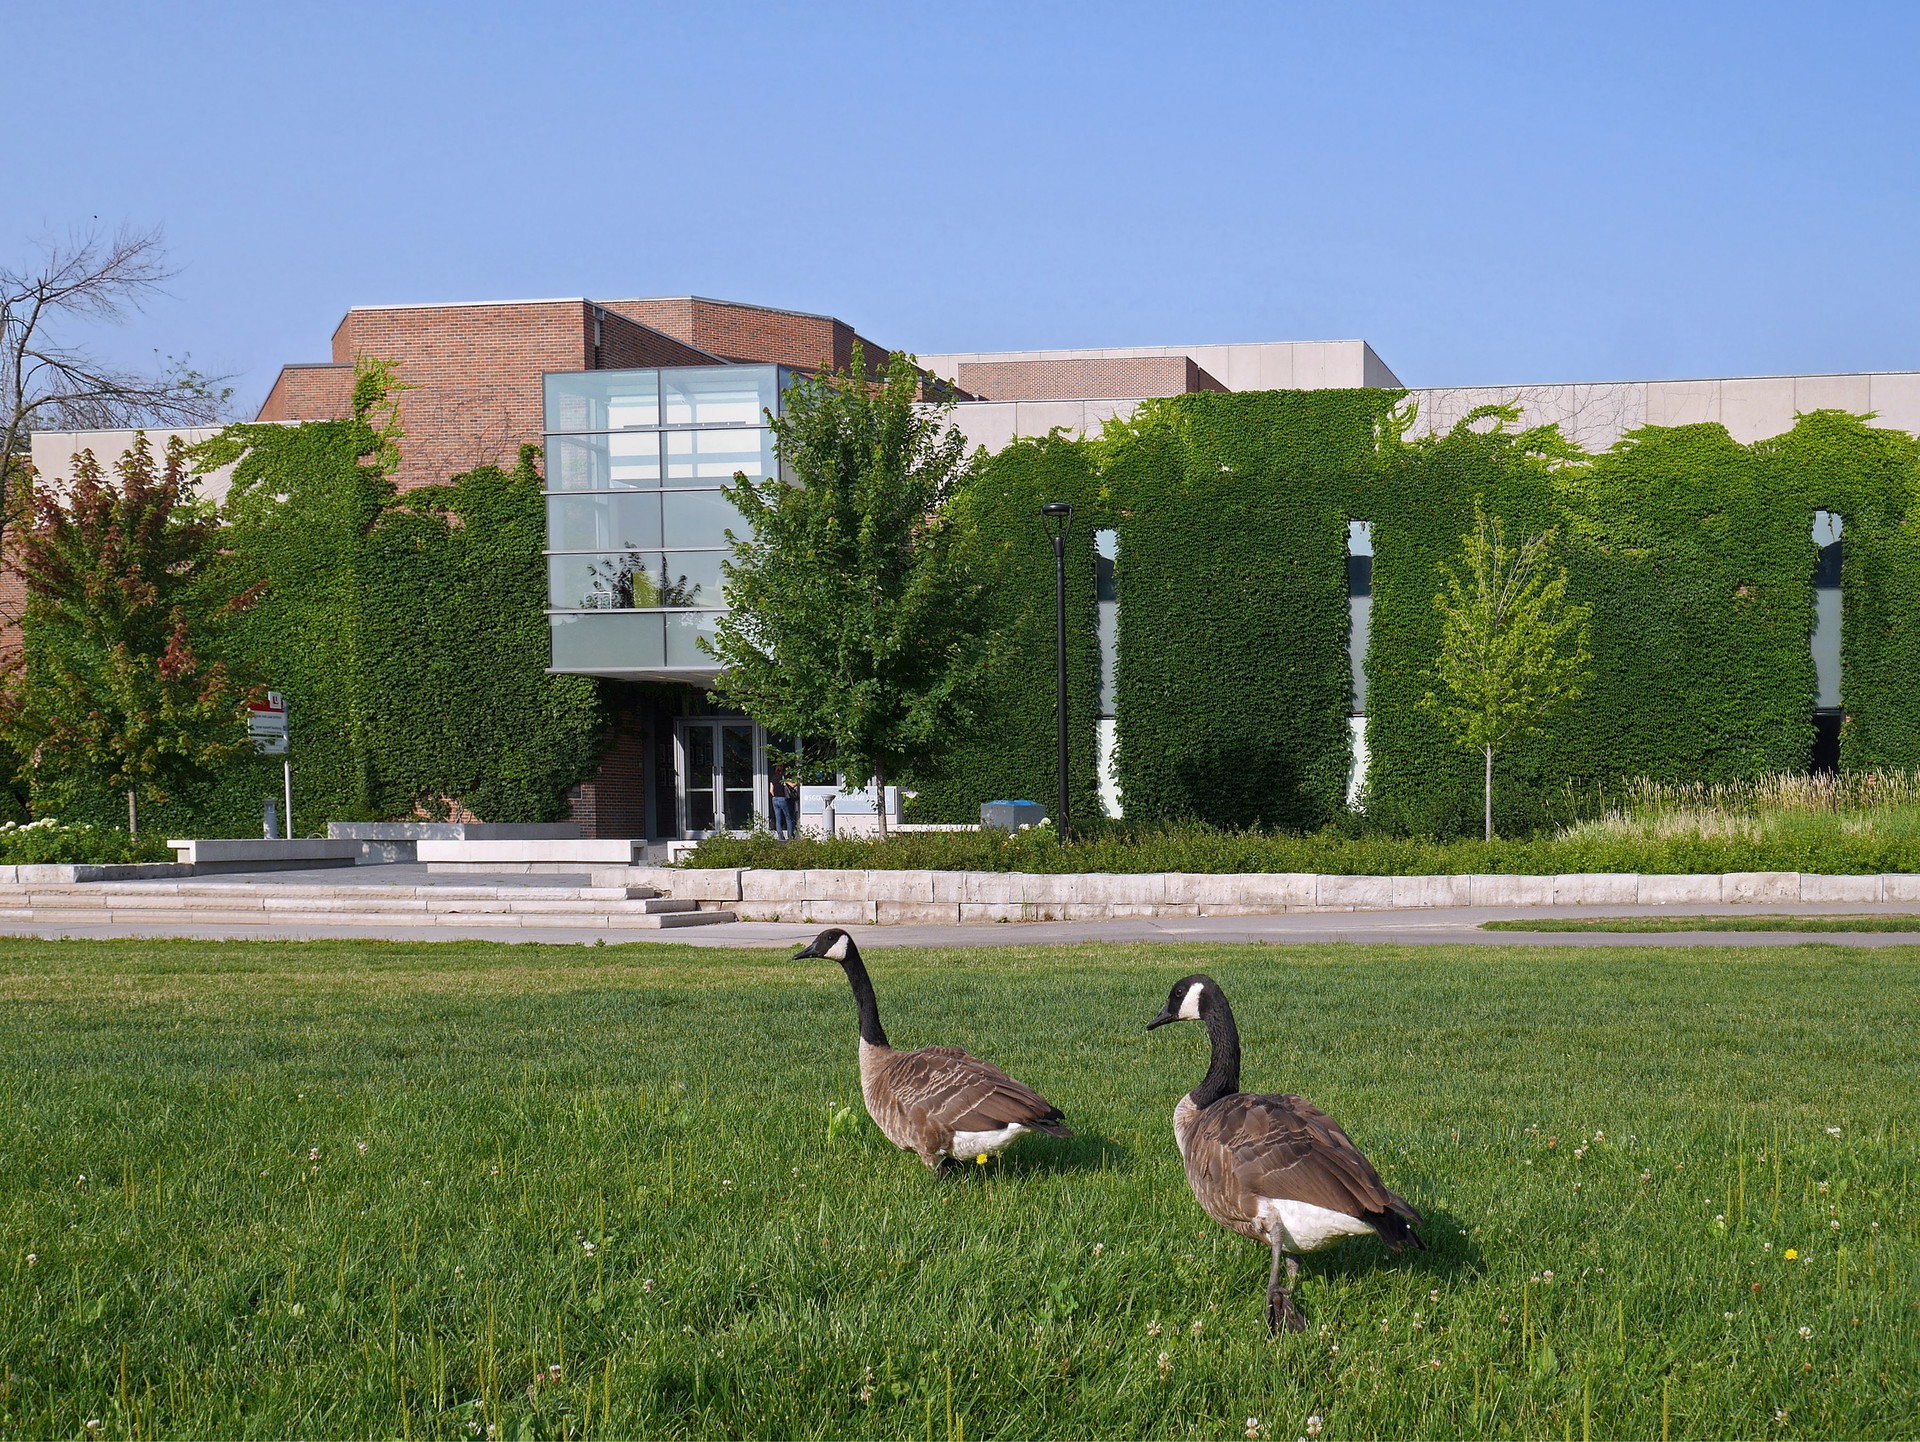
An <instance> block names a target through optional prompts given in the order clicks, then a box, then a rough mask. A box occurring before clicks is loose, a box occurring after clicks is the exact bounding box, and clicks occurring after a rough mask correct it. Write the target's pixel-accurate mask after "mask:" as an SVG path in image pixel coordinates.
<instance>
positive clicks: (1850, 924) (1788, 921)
mask: <svg viewBox="0 0 1920 1442" xmlns="http://www.w3.org/2000/svg"><path fill="white" fill-rule="evenodd" d="M1480 929H1481V930H1482V931H1634V932H1660V931H1795V932H1809V933H1814V932H1822V931H1840V932H1866V931H1920V916H1899V915H1881V914H1874V915H1868V916H1774V915H1766V914H1755V915H1752V916H1598V917H1593V918H1592V919H1587V918H1584V917H1572V916H1567V917H1546V918H1544V919H1542V920H1540V921H1483V922H1481V923H1480Z"/></svg>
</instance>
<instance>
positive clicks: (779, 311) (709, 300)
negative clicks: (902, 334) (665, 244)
mask: <svg viewBox="0 0 1920 1442" xmlns="http://www.w3.org/2000/svg"><path fill="white" fill-rule="evenodd" d="M619 299H621V300H627V301H653V300H697V301H699V302H700V303H701V304H702V305H725V306H732V307H733V308H734V309H736V310H764V311H765V312H767V314H769V315H795V316H799V317H800V318H801V319H802V320H830V321H832V322H833V323H834V324H835V325H844V326H846V327H847V329H848V330H852V329H853V327H852V326H851V325H848V324H847V322H846V321H844V320H841V319H840V317H839V316H837V315H825V314H823V313H821V312H820V311H817V310H789V309H787V308H786V307H785V306H778V305H758V304H756V303H754V302H753V301H750V300H721V299H720V298H719V297H717V296H711V295H628V296H621V297H619ZM600 304H602V305H605V304H606V302H605V301H601V302H600Z"/></svg>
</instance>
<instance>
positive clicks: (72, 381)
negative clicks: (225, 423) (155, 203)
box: [0, 226, 233, 535]
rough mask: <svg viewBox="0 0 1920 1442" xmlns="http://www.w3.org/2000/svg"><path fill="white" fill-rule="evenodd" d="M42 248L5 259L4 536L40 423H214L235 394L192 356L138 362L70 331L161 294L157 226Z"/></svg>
mask: <svg viewBox="0 0 1920 1442" xmlns="http://www.w3.org/2000/svg"><path fill="white" fill-rule="evenodd" d="M39 251H40V255H39V259H38V261H37V263H34V264H31V265H28V266H26V267H23V268H14V267H11V266H0V535H4V530H5V527H6V525H7V523H8V522H9V521H10V520H11V519H12V518H13V516H14V515H15V513H16V511H17V509H18V505H19V497H18V496H17V495H16V490H17V488H18V486H19V484H20V482H21V480H22V478H23V476H24V473H25V461H26V457H27V454H28V448H29V446H30V440H29V437H30V436H31V434H32V432H34V431H36V430H48V429H67V430H109V429H115V428H118V427H124V426H139V425H175V426H178V425H205V424H208V423H210V422H213V421H216V420H219V419H220V418H221V416H222V414H223V412H224V410H225V407H226V402H227V399H228V397H229V396H231V395H232V393H233V392H232V390H231V389H230V388H229V387H227V386H226V385H224V384H223V382H224V380H225V379H226V378H225V377H224V376H208V375H203V374H201V373H200V372H199V371H197V370H195V369H194V368H193V367H192V366H191V365H190V364H189V363H188V361H187V359H186V358H184V357H183V358H177V359H176V358H171V357H160V356H158V355H156V357H155V364H154V367H153V369H152V370H150V371H136V370H130V369H126V368H123V367H119V366H115V365H111V364H109V363H107V362H105V361H102V360H100V359H97V358H96V357H95V356H94V355H93V354H92V353H91V352H90V351H89V350H88V349H87V348H86V347H85V346H84V345H82V344H80V343H78V342H76V341H74V340H71V339H68V338H67V337H66V336H65V335H63V334H62V331H63V329H64V328H65V327H66V326H70V325H76V324H78V325H87V324H91V325H96V326H97V325H117V324H119V323H121V322H123V321H125V320H126V319H127V318H128V317H129V316H131V315H133V314H135V313H137V312H138V311H140V310H142V309H143V308H144V307H145V306H146V304H147V302H148V301H150V300H151V299H153V297H154V296H156V295H159V294H161V293H162V287H163V286H164V285H165V283H166V282H167V281H168V280H169V279H170V278H171V277H172V276H173V275H174V274H175V271H174V270H173V268H172V267H171V266H170V265H169V263H168V260H167V252H166V244H165V241H164V239H163V237H162V235H161V232H160V230H159V228H158V227H154V228H151V229H147V230H139V229H134V228H131V227H126V226H123V227H121V228H120V229H118V230H116V231H114V232H113V234H112V235H111V236H105V235H102V234H101V233H100V232H99V231H94V230H89V231H84V232H76V233H74V234H71V235H69V236H67V237H66V238H65V239H64V240H54V241H46V242H43V243H42V244H41V245H40V246H39Z"/></svg>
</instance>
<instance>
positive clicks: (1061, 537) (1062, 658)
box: [1040, 501, 1073, 841]
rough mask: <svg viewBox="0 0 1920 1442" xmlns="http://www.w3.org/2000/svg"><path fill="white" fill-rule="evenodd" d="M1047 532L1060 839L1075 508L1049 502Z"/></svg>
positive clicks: (1062, 831) (1044, 515)
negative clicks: (1069, 565)
mask: <svg viewBox="0 0 1920 1442" xmlns="http://www.w3.org/2000/svg"><path fill="white" fill-rule="evenodd" d="M1040 517H1041V519H1042V520H1043V521H1044V522H1045V523H1046V527H1047V535H1048V536H1049V537H1050V538H1051V539H1052V541H1053V609H1054V643H1055V644H1054V671H1055V676H1056V679H1057V680H1058V682H1059V688H1060V689H1059V695H1058V698H1057V700H1056V701H1055V703H1054V709H1055V716H1056V718H1057V721H1058V726H1059V732H1060V804H1059V810H1058V812H1057V813H1056V820H1055V822H1054V831H1055V833H1056V834H1057V835H1058V836H1059V837H1060V839H1061V840H1063V841H1064V840H1065V839H1066V836H1067V767H1068V762H1067V529H1068V527H1070V526H1072V524H1073V507H1072V506H1070V505H1068V504H1067V503H1066V502H1065V501H1050V502H1048V503H1047V504H1046V505H1044V506H1042V507H1041V508H1040Z"/></svg>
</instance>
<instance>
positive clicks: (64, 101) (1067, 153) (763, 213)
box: [0, 0, 1920, 410]
mask: <svg viewBox="0 0 1920 1442" xmlns="http://www.w3.org/2000/svg"><path fill="white" fill-rule="evenodd" d="M0 26H4V29H3V30H0V34H4V36H5V37H6V40H7V45H6V49H7V50H8V51H9V52H11V54H12V56H13V61H12V63H10V64H9V66H8V72H9V79H8V86H7V102H8V111H9V129H10V130H11V131H12V132H13V136H12V138H11V139H10V141H9V142H8V143H7V144H6V145H5V146H3V147H0V194H4V195H5V196H6V197H7V198H8V201H9V204H8V205H7V206H6V207H5V208H4V212H0V213H3V214H4V215H5V217H6V223H5V224H4V225H3V226H0V248H3V250H4V254H5V255H6V256H7V257H8V258H9V259H10V260H12V261H14V262H16V263H17V262H18V261H20V260H21V259H23V258H24V256H25V255H26V250H27V242H28V241H30V240H31V239H33V238H34V237H36V236H42V235H46V234H48V233H58V232H63V231H65V230H67V229H68V228H70V227H72V226H76V225H79V226H84V225H88V224H91V223H93V221H94V218H95V217H98V220H99V223H101V224H102V225H105V226H111V225H113V224H114V223H116V222H120V221H131V222H134V223H136V224H149V223H160V224H163V225H164V226H165V227H166V232H167V237H168V241H169V244H170V247H171V249H172V252H173V255H174V258H175V259H176V261H177V262H178V263H179V264H180V265H181V266H182V267H183V270H182V273H181V275H180V276H179V277H178V278H177V279H176V280H175V281H174V282H173V284H172V286H171V287H170V291H171V293H170V295H169V296H168V297H167V298H165V299H163V300H161V301H159V302H158V303H156V304H155V305H154V306H153V307H152V308H151V310H150V311H149V313H148V314H146V315H145V316H143V317H142V318H140V320H139V321H138V322H136V323H135V324H132V325H129V326H127V327H125V328H123V329H121V330H119V331H116V332H111V333H107V334H105V335H102V336H101V337H100V338H99V343H100V346H101V348H102V349H104V350H106V351H108V352H109V353H111V354H115V355H117V356H120V357H123V358H127V359H134V360H137V359H139V358H141V357H143V356H146V355H147V354H148V353H149V352H151V351H152V350H154V349H159V350H161V351H164V352H168V353H179V352H190V353H191V354H192V356H193V358H194V360H195V361H196V362H197V363H199V364H201V365H202V366H204V367H208V368H214V369H219V370H226V371H232V372H234V373H235V384H236V386H237V395H236V403H237V404H238V405H241V406H243V407H245V408H247V409H249V410H250V408H251V407H252V406H253V405H254V404H256V403H257V402H258V400H259V398H260V397H261V396H262V395H264V393H265V390H266V387H267V386H268V385H269V384H270V383H271V381H272V378H273V375H274V374H275V372H276V371H277V369H278V367H279V365H280V364H281V363H282V362H284V361H291V360H321V359H325V358H327V347H328V337H329V336H330V334H331V332H332V330H333V327H334V325H335V323H336V322H337V321H338V320H339V318H340V316H341V314H342V313H343V312H344V311H345V310H346V309H347V308H348V307H349V306H351V305H355V304H377V303H391V302H415V301H448V300H482V299H507V298H522V297H545V296H566V295H583V294H584V295H592V296H604V297H613V296H624V295H672V294H686V293H694V294H701V295H712V296H721V297H726V298H730V299H739V300H746V301H754V302H759V303H763V304H770V305H780V306H787V307H791V308H794V309H799V310H814V311H825V312H829V313H832V314H834V315H838V316H840V317H842V318H843V319H845V320H848V321H850V322H852V323H853V324H854V325H856V326H858V327H859V328H860V329H861V330H862V331H864V332H865V333H866V334H868V335H870V336H872V337H873V338H874V339H876V340H878V341H881V342H884V343H887V344H892V345H900V346H904V347H907V348H909V349H913V350H915V351H918V352H922V353H933V352H937V351H951V350H972V349H1016V348H1028V347H1043V346H1085V345H1128V344H1136V345H1137V344H1165V343H1180V342H1216V341H1250V340H1289V339H1326V338H1346V337H1355V336H1359V337H1364V338H1365V339H1367V340H1369V341H1371V342H1372V343H1373V345H1374V347H1375V348H1376V349H1377V350H1378V351H1379V352H1380V354H1381V355H1382V356H1383V357H1384V358H1385V359H1386V361H1387V363H1388V364H1389V365H1391V366H1392V367H1394V369H1395V370H1396V371H1397V372H1398V373H1399V375H1400V377H1401V378H1402V379H1403V380H1404V381H1406V382H1408V383H1410V384H1416V385H1445V384H1473V383H1508V382H1521V381H1549V380H1582V379H1586V380H1598V379H1615V378H1639V377H1660V376H1694V375H1739V374H1765V373H1772V372H1806V371H1826V370H1834V371H1852V370H1870V369H1916V368H1920V282H1917V281H1916V255H1920V245H1916V240H1920V226H1917V225H1916V222H1917V221H1920V184H1917V183H1916V181H1917V180H1920V175H1917V174H1916V171H1917V170H1920V162H1917V161H1916V155H1917V154H1920V83H1916V79H1915V75H1916V71H1915V56H1916V54H1920V6H1913V5H1894V4H1888V5H1879V6H1876V5H1836V6H1820V7H1814V6H1805V5H1799V6H1785V5H1765V4H1741V5H1725V6H1709V5H1685V4H1677V5H1603V6H1581V7H1575V6H1565V5H1542V4H1537V3H1536V4H1531V5H1524V6H1520V5H1516V6H1511V7H1506V6H1494V5H1484V6H1466V5H1452V6H1445V5H1432V4H1427V5H1406V6H1395V5H1392V4H1384V3H1376V4H1373V5H1368V6H1335V5H1312V6H1308V5H1284V4H1262V5H1247V6H1235V5H1191V6H1188V5H1172V4H1160V5H1133V4H1114V3H1109V4H1100V5H1078V4H1051V5H1043V4H1026V5H999V4H980V3H976V4H971V5H966V6H947V7H941V8H939V9H937V10H936V9H934V8H932V7H926V6H916V5H907V4H900V3H895V4H890V5H865V4H854V3H848V4H839V5H819V4H814V5H807V6H800V5H778V4H764V5H729V4H705V3H703V4H686V3H681V4H677V5H671V6H654V5H649V4H637V3H636V4H597V3H568V4H558V3H555V4H542V5H532V4H527V5H507V4H487V3H468V4H460V5H454V4H406V3H401V4H392V3H388V4H384V5H362V4H356V3H339V0H334V3H328V4H325V5H318V4H284V5H281V4H258V3H251V4H244V5H241V4H235V5H230V6H227V5H205V4H193V3H184V4H179V5H172V6H166V7H160V6H154V5H151V4H136V3H125V4H107V3H86V0H75V3H72V4H67V5H50V4H28V3H23V0H10V3H8V4H7V5H6V6H5V7H4V9H0Z"/></svg>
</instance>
